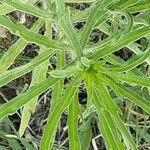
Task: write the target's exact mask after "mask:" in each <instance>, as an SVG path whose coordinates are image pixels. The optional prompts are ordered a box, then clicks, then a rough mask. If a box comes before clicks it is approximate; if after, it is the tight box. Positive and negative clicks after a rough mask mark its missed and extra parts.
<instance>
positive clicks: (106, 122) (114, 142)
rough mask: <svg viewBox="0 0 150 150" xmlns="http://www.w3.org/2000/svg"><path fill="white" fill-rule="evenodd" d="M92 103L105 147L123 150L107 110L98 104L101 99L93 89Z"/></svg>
mask: <svg viewBox="0 0 150 150" xmlns="http://www.w3.org/2000/svg"><path fill="white" fill-rule="evenodd" d="M93 90H94V92H93V102H94V104H95V106H96V108H97V111H98V116H99V128H100V130H101V132H102V135H103V137H104V139H105V142H106V145H107V148H108V149H118V150H120V149H122V150H124V149H125V148H124V146H123V144H122V143H121V141H120V139H119V136H118V131H117V129H116V127H115V126H114V122H113V120H112V117H111V115H110V114H109V112H108V111H107V110H105V109H104V108H102V107H103V106H102V104H100V100H101V98H100V97H99V96H98V95H97V94H98V93H97V92H98V91H97V90H96V89H93ZM112 115H113V114H112Z"/></svg>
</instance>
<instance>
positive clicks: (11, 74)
mask: <svg viewBox="0 0 150 150" xmlns="http://www.w3.org/2000/svg"><path fill="white" fill-rule="evenodd" d="M54 53H55V51H53V52H52V51H49V50H47V51H46V52H44V53H43V54H41V55H39V56H37V57H36V58H35V59H33V60H32V61H31V62H29V63H27V64H25V65H23V66H20V67H17V68H15V69H12V70H8V71H6V72H5V73H4V74H2V75H0V86H2V85H5V84H7V83H9V82H10V81H12V80H14V79H16V78H18V77H20V76H22V75H24V74H25V73H28V72H30V71H31V70H33V69H34V68H35V67H37V66H38V65H39V64H41V63H43V62H44V61H46V60H47V59H49V57H50V56H52V55H53V54H54Z"/></svg>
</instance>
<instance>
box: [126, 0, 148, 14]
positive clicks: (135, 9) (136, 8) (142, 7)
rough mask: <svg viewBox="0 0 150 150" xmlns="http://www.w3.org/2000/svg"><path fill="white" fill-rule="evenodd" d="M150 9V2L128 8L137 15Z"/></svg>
mask: <svg viewBox="0 0 150 150" xmlns="http://www.w3.org/2000/svg"><path fill="white" fill-rule="evenodd" d="M149 8H150V2H148V3H145V4H137V5H134V6H131V7H129V8H127V10H128V11H130V12H133V13H135V12H141V11H145V10H149Z"/></svg>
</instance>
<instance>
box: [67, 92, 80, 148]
mask: <svg viewBox="0 0 150 150" xmlns="http://www.w3.org/2000/svg"><path fill="white" fill-rule="evenodd" d="M78 114H79V112H78V95H77V92H76V93H75V95H74V98H73V100H72V101H71V104H70V106H69V114H68V136H69V147H70V150H81V144H80V141H79V135H78Z"/></svg>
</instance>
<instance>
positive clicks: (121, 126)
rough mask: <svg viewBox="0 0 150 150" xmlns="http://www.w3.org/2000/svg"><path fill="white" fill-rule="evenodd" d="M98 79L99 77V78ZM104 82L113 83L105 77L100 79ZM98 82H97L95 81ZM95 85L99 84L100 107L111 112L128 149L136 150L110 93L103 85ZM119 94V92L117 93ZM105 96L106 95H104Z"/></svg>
mask: <svg viewBox="0 0 150 150" xmlns="http://www.w3.org/2000/svg"><path fill="white" fill-rule="evenodd" d="M97 78H98V77H97ZM99 79H101V80H102V81H104V82H109V83H111V81H109V80H108V81H106V80H107V78H106V79H105V78H104V77H101V78H99ZM95 81H96V80H95ZM95 84H98V86H96V87H97V90H98V92H97V93H98V97H99V98H100V99H101V101H102V102H101V103H100V105H98V106H99V107H103V108H105V109H106V110H107V111H109V112H110V115H111V117H112V119H113V121H114V123H115V124H116V126H118V129H119V130H120V132H121V133H122V136H123V139H124V142H125V144H126V146H127V147H131V148H132V149H133V150H136V147H135V143H134V141H133V139H132V137H131V135H130V134H129V132H128V131H127V129H126V127H125V126H124V124H123V123H122V122H121V119H120V117H119V116H118V111H119V109H118V110H117V109H114V108H115V107H117V106H116V104H115V103H113V100H112V99H111V97H110V95H109V93H108V92H107V91H106V89H105V88H104V85H103V84H102V83H100V82H99V83H98V82H95ZM117 92H118V91H117ZM104 94H105V95H104ZM109 103H110V104H111V105H112V107H110V106H109V105H110V104H109ZM96 104H99V101H98V100H97V102H96ZM117 116H118V117H117Z"/></svg>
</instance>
